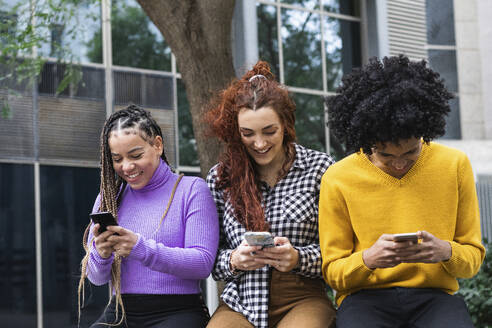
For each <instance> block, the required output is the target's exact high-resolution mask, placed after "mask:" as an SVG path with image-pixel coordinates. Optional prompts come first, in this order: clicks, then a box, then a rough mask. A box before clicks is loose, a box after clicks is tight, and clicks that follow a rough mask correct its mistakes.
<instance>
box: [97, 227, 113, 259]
mask: <svg viewBox="0 0 492 328" xmlns="http://www.w3.org/2000/svg"><path fill="white" fill-rule="evenodd" d="M92 233H93V234H94V244H95V245H96V250H97V253H98V254H99V256H101V257H102V258H104V259H107V258H108V257H110V256H111V253H112V252H113V251H114V249H113V246H114V242H112V241H109V240H108V237H109V236H111V235H112V234H113V233H114V232H112V231H109V230H106V231H104V232H103V233H99V223H96V224H95V225H94V227H93V228H92Z"/></svg>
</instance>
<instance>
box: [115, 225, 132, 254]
mask: <svg viewBox="0 0 492 328" xmlns="http://www.w3.org/2000/svg"><path fill="white" fill-rule="evenodd" d="M108 230H110V231H112V232H115V233H117V234H118V235H116V234H114V235H112V236H110V237H108V240H110V241H112V242H114V245H113V249H114V252H115V253H116V254H118V255H119V256H121V257H127V256H128V255H130V252H131V251H132V249H133V246H135V244H136V243H137V240H138V236H137V235H136V234H135V233H134V232H133V231H131V230H128V229H125V228H123V227H120V226H108Z"/></svg>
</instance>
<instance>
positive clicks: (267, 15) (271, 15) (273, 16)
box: [256, 4, 280, 80]
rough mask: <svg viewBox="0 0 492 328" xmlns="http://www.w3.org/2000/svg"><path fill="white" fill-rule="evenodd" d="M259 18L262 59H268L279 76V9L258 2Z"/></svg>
mask: <svg viewBox="0 0 492 328" xmlns="http://www.w3.org/2000/svg"><path fill="white" fill-rule="evenodd" d="M256 9H257V10H256V13H257V18H258V52H259V56H260V59H261V60H265V61H267V62H268V63H269V64H270V66H271V69H272V72H273V74H275V76H276V78H277V80H280V76H279V66H278V65H279V60H278V29H277V9H276V7H274V6H267V5H263V4H258V5H257V7H256Z"/></svg>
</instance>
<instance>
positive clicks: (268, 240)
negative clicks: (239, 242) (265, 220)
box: [244, 231, 275, 249]
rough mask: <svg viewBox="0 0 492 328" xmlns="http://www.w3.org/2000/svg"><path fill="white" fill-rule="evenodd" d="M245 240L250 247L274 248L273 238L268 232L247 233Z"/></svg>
mask: <svg viewBox="0 0 492 328" xmlns="http://www.w3.org/2000/svg"><path fill="white" fill-rule="evenodd" d="M244 238H245V239H246V241H247V242H248V245H250V246H262V249H263V248H265V247H273V246H275V245H274V244H273V237H272V235H271V234H270V233H268V232H249V231H248V232H246V233H245V234H244Z"/></svg>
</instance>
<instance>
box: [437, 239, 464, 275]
mask: <svg viewBox="0 0 492 328" xmlns="http://www.w3.org/2000/svg"><path fill="white" fill-rule="evenodd" d="M447 242H449V244H450V245H451V257H450V258H449V259H448V260H447V261H442V262H441V265H442V266H443V267H444V269H445V270H446V271H447V272H448V273H449V274H451V275H452V276H454V274H453V268H455V267H457V266H458V267H459V266H460V265H461V262H462V259H461V258H460V257H459V256H458V251H457V249H456V248H457V246H458V243H456V242H455V241H450V240H447Z"/></svg>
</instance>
